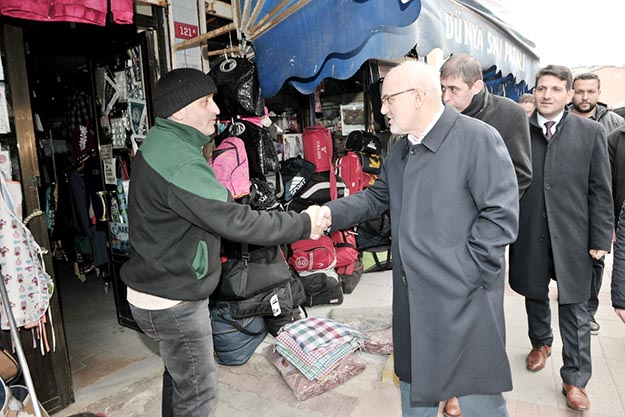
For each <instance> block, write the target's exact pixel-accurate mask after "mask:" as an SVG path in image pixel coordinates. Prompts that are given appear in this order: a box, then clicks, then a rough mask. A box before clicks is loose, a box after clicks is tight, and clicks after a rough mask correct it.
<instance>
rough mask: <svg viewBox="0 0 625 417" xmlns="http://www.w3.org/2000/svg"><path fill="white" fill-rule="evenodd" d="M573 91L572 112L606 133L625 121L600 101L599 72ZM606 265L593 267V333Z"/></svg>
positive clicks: (582, 78)
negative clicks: (593, 123)
mask: <svg viewBox="0 0 625 417" xmlns="http://www.w3.org/2000/svg"><path fill="white" fill-rule="evenodd" d="M573 91H574V94H573V101H572V102H571V104H569V106H568V107H569V109H570V110H571V113H573V114H576V115H578V116H580V117H584V118H586V119H590V120H594V121H596V122H599V123H600V124H601V126H603V128H604V129H605V132H606V134H609V133H610V132H612V131H613V130H614V129H616V128H618V127H619V126H621V125H622V124H624V123H625V120H623V118H622V117H621V116H619V115H618V114H616V113H614V112H613V111H610V110H608V106H607V105H605V104H603V103H601V102H600V101H599V99H600V97H601V80H600V79H599V76H598V75H597V74H593V73H592V72H586V73H583V74H579V75H577V76H576V77H575V78H574V79H573ZM619 208H620V206H619ZM617 218H618V217H617ZM604 266H605V258H600V259H595V261H594V263H593V267H592V285H591V287H590V298H589V299H588V314H589V315H590V333H591V334H599V329H600V328H601V326H599V323H598V322H597V320H596V318H595V314H596V313H597V309H598V308H599V291H601V283H602V282H603V269H604Z"/></svg>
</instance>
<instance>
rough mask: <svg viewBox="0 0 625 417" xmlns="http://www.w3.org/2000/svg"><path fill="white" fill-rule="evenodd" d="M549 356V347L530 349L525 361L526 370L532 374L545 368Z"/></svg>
mask: <svg viewBox="0 0 625 417" xmlns="http://www.w3.org/2000/svg"><path fill="white" fill-rule="evenodd" d="M549 356H551V346H548V345H542V346H541V347H537V348H532V350H530V353H529V354H528V355H527V359H526V360H525V363H526V364H527V370H528V371H532V372H538V371H540V370H541V369H543V368H544V367H545V363H546V362H547V358H548V357H549Z"/></svg>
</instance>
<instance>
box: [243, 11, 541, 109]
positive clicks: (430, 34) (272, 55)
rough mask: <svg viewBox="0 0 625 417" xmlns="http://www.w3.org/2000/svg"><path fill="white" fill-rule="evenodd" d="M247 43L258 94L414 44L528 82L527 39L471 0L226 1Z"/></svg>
mask: <svg viewBox="0 0 625 417" xmlns="http://www.w3.org/2000/svg"><path fill="white" fill-rule="evenodd" d="M232 5H233V11H234V15H235V22H236V23H237V27H238V30H239V33H240V35H241V36H242V39H243V40H244V42H250V43H252V44H253V47H254V51H255V61H256V65H257V68H258V75H259V79H260V83H261V87H262V94H263V96H264V97H266V98H267V97H272V96H274V95H275V94H277V93H278V92H279V91H280V89H281V88H282V86H283V85H284V83H286V82H288V83H290V84H292V85H293V86H295V88H297V89H298V90H299V91H300V92H302V93H304V94H310V93H312V92H313V91H314V89H315V88H316V86H317V85H318V84H319V82H320V81H321V80H323V79H324V78H328V77H331V78H336V79H347V78H349V77H351V76H352V75H353V74H354V73H355V72H356V71H358V69H359V68H360V67H361V66H362V64H363V63H364V62H365V61H367V60H368V59H380V60H394V59H399V58H401V57H402V56H404V55H405V54H406V53H408V52H409V51H410V50H411V49H412V48H413V47H415V45H416V50H417V52H418V54H419V55H420V56H425V55H427V54H428V53H429V52H430V51H432V50H433V49H434V48H441V49H442V50H443V51H444V52H445V54H447V55H448V54H450V53H454V52H456V53H458V52H466V53H469V54H471V55H474V56H475V57H476V58H478V59H479V60H480V62H481V63H482V66H483V67H484V68H489V67H491V66H493V65H494V66H496V67H497V68H498V69H499V71H501V73H502V76H504V77H505V76H507V75H509V74H512V76H513V78H514V79H516V80H517V82H520V81H521V80H525V81H527V80H533V77H534V75H535V73H536V70H537V66H538V57H537V56H536V54H535V53H534V52H533V50H532V48H533V44H531V42H529V41H527V40H526V39H524V38H523V37H522V36H521V35H520V34H519V33H517V32H515V31H514V30H513V29H512V28H510V27H509V26H508V25H506V24H505V23H504V22H502V21H501V20H500V19H498V18H497V17H496V16H494V15H492V13H490V11H489V10H488V9H486V8H485V7H483V6H482V5H481V4H480V3H479V1H475V0H233V1H232Z"/></svg>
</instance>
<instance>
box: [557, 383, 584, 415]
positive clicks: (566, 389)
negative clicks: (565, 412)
mask: <svg viewBox="0 0 625 417" xmlns="http://www.w3.org/2000/svg"><path fill="white" fill-rule="evenodd" d="M562 394H564V395H565V396H566V405H567V406H568V407H569V408H572V409H573V410H577V411H584V410H588V409H589V408H590V400H589V399H588V394H586V390H585V389H584V388H580V387H576V386H574V385H569V384H562Z"/></svg>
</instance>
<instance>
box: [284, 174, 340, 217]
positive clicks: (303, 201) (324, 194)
mask: <svg viewBox="0 0 625 417" xmlns="http://www.w3.org/2000/svg"><path fill="white" fill-rule="evenodd" d="M332 175H333V174H332ZM330 178H331V174H330V172H316V173H314V174H313V175H312V177H310V182H309V183H308V184H307V185H306V188H305V189H304V190H303V191H302V192H301V193H300V195H299V197H296V198H293V199H292V200H291V201H290V202H288V203H287V208H288V209H289V210H294V211H297V212H300V211H302V210H305V209H306V208H307V207H308V206H311V205H315V204H316V205H323V204H325V203H327V202H328V201H330V200H332V197H331V196H332V189H333V188H332V187H333V186H332V182H331V181H330ZM334 187H336V188H335V189H336V194H337V195H338V197H345V196H348V195H349V189H348V188H347V186H346V185H345V182H343V179H342V178H340V177H336V183H335V184H334Z"/></svg>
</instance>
